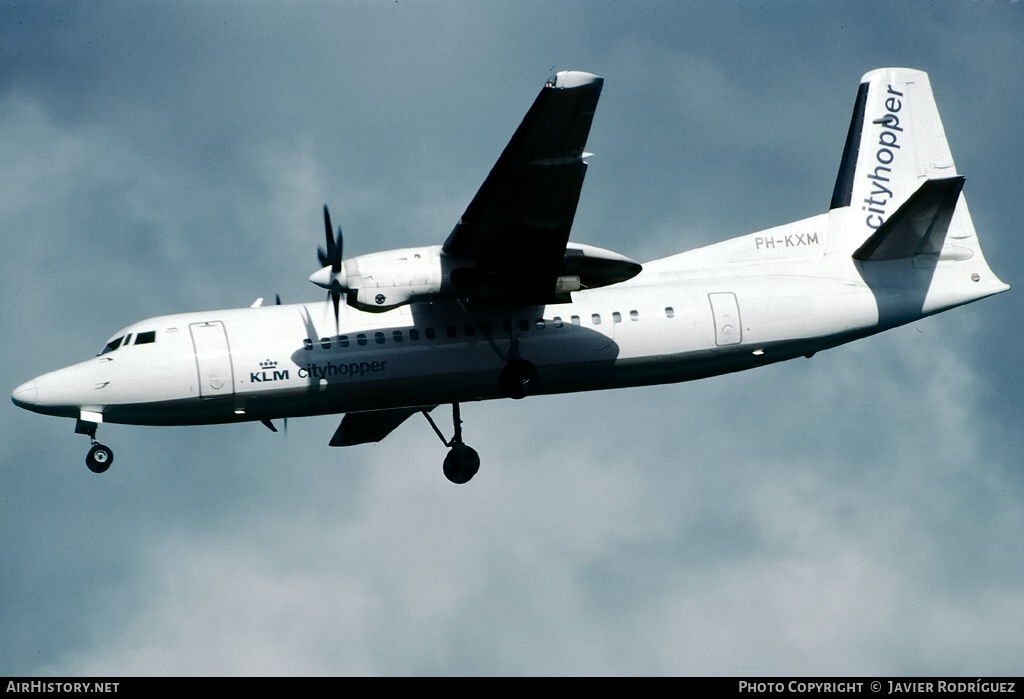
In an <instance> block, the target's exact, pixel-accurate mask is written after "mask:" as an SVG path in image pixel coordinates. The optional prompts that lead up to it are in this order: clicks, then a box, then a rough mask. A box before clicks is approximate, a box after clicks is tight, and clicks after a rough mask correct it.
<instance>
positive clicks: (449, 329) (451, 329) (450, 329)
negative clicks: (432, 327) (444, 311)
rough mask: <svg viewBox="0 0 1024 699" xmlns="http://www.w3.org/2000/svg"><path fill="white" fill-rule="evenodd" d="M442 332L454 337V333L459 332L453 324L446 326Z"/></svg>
mask: <svg viewBox="0 0 1024 699" xmlns="http://www.w3.org/2000/svg"><path fill="white" fill-rule="evenodd" d="M444 333H445V335H447V336H448V337H455V336H456V335H458V334H459V331H458V330H456V329H455V326H454V325H449V326H448V327H446V328H445V329H444Z"/></svg>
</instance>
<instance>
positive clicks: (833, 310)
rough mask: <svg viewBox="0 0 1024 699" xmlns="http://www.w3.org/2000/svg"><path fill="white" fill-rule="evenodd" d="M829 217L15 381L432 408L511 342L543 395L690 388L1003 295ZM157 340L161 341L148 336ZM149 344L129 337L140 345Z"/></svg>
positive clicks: (204, 415) (50, 393) (39, 403)
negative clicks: (857, 252)
mask: <svg viewBox="0 0 1024 699" xmlns="http://www.w3.org/2000/svg"><path fill="white" fill-rule="evenodd" d="M828 226H829V216H828V214H825V215H822V216H817V217H813V218H809V219H805V220H803V221H798V222H796V223H792V224H789V225H787V226H782V227H779V228H776V229H771V230H768V231H762V232H759V233H755V234H751V235H748V236H743V237H740V238H736V239H733V240H729V241H725V242H723V243H719V244H716V245H712V246H709V247H706V248H701V249H698V250H693V251H691V252H688V253H683V254H680V255H675V256H672V257H668V258H664V259H662V260H656V261H654V262H650V263H648V264H646V265H645V267H644V271H643V272H642V273H641V274H640V275H639V276H637V277H635V278H634V279H632V280H630V281H628V282H624V283H621V284H616V285H613V286H609V287H605V288H601V289H593V290H584V291H581V292H577V293H575V294H573V300H572V302H571V303H563V304H556V305H548V306H542V307H535V308H516V309H515V310H514V312H513V313H512V314H511V316H510V315H509V313H508V311H506V310H502V309H493V310H479V309H477V310H472V308H473V307H468V308H469V309H470V310H466V308H464V307H463V306H462V305H460V304H458V303H456V302H453V301H435V302H433V303H420V304H412V305H407V306H402V307H399V308H396V309H394V310H391V311H388V312H385V313H365V312H362V311H358V310H356V309H353V308H349V307H346V306H345V305H344V304H343V305H342V307H341V314H340V317H339V318H338V319H337V321H336V320H335V317H334V311H333V307H332V305H331V304H330V303H329V302H314V303H308V304H295V305H280V306H258V307H253V308H242V309H232V310H223V311H209V312H200V313H186V314H179V315H172V316H162V317H157V318H150V319H148V320H145V321H142V322H140V323H136V324H133V325H132V326H130V327H128V328H125V329H124V330H122V331H120V333H118V335H117V336H116V337H122V338H124V337H127V336H128V335H131V338H130V341H124V342H123V343H122V344H121V345H120V346H119V347H118V348H117V349H115V350H113V351H108V352H105V353H104V354H102V355H100V356H98V357H96V358H94V359H90V360H88V361H86V362H82V363H80V364H76V365H74V366H71V367H68V368H65V369H61V370H58V371H55V372H51V373H49V374H45V375H43V376H40V377H37V378H36V379H34V380H33V381H30V382H27V383H25V384H23V385H22V386H19V387H18V388H17V389H16V390H15V391H14V394H13V398H14V400H15V402H16V403H17V404H19V405H21V406H22V407H25V408H28V409H30V410H34V411H36V412H40V413H45V414H51V415H61V416H66V417H73V418H80V417H82V416H83V415H84V414H87V415H94V416H95V415H102V421H104V422H116V423H129V424H152V425H183V424H204V423H223V422H236V421H244V420H264V419H274V418H281V417H287V416H301V415H315V414H326V413H342V412H361V411H369V410H382V409H389V408H398V407H413V406H433V405H438V404H443V403H454V402H463V401H473V400H488V399H492V398H500V397H502V395H503V394H502V393H501V391H500V390H499V385H498V376H499V373H500V372H501V369H502V367H503V365H504V361H503V359H502V358H501V357H500V356H499V354H498V352H497V351H495V347H494V346H492V344H491V342H490V341H489V340H488V335H489V337H490V338H491V339H492V340H493V342H494V345H496V346H497V348H498V350H500V351H501V352H502V353H503V354H507V353H508V350H509V346H510V342H511V336H510V333H509V332H508V330H507V329H506V328H507V324H508V323H509V322H511V323H512V325H513V327H514V329H515V334H516V337H517V338H518V340H519V343H520V354H521V356H522V357H523V358H524V359H527V360H529V361H530V362H532V363H533V364H534V365H535V366H536V367H537V372H538V378H537V381H536V385H535V387H534V389H533V391H532V392H533V393H536V394H552V393H567V392H574V391H587V390H597V389H607V388H617V387H624V386H640V385H649V384H657V383H667V382H677V381H687V380H691V379H697V378H703V377H707V376H713V375H717V374H723V373H728V372H734V371H739V370H743V369H749V368H752V367H755V366H759V365H763V364H768V363H772V362H777V361H782V360H786V359H792V358H794V357H799V356H809V355H811V354H813V353H814V352H817V351H820V350H823V349H827V348H829V347H834V346H836V345H839V344H842V343H844V342H848V341H851V340H854V339H857V338H860V337H864V336H866V335H870V334H872V333H875V332H879V331H881V330H884V329H887V328H890V327H894V326H896V325H901V324H903V323H907V322H911V321H913V320H916V319H918V318H921V317H923V316H926V315H930V314H932V313H937V312H939V311H942V310H945V309H948V308H951V307H953V306H957V305H961V304H964V303H969V302H971V301H974V300H977V299H980V298H984V297H986V296H990V295H992V294H995V293H999V292H1000V291H1004V290H1005V289H1006V288H1007V287H1006V285H1005V284H1003V283H1002V282H1000V281H999V280H998V279H997V278H996V277H995V276H994V275H993V274H992V273H991V272H990V271H989V269H988V266H987V265H986V263H985V261H984V259H983V258H982V256H981V253H980V249H979V250H977V251H976V253H975V254H974V256H973V257H971V258H970V259H967V260H949V261H944V260H937V261H936V260H931V261H927V260H919V259H917V258H914V259H905V260H898V261H893V262H885V263H871V264H870V265H863V264H862V263H858V262H856V261H855V260H853V259H851V258H850V257H849V254H848V253H843V252H836V253H833V252H832V251H830V250H829V246H828V245H827V231H828ZM149 333H153V335H149ZM140 334H141V336H142V337H144V338H145V339H146V340H149V339H152V340H153V341H147V342H144V343H143V344H137V343H136V340H137V339H138V338H139V337H140Z"/></svg>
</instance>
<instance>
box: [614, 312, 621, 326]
mask: <svg viewBox="0 0 1024 699" xmlns="http://www.w3.org/2000/svg"><path fill="white" fill-rule="evenodd" d="M612 322H613V323H621V322H622V314H621V313H619V312H618V311H615V312H614V313H612Z"/></svg>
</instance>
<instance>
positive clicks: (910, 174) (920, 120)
mask: <svg viewBox="0 0 1024 699" xmlns="http://www.w3.org/2000/svg"><path fill="white" fill-rule="evenodd" d="M956 176H957V171H956V166H955V165H954V164H953V156H952V154H951V153H950V151H949V144H948V143H947V142H946V133H945V131H944V130H943V128H942V120H941V119H940V118H939V110H938V108H937V107H936V106H935V98H934V97H933V96H932V87H931V83H930V82H929V81H928V75H927V74H926V73H924V72H922V71H919V70H912V69H910V68H880V69H878V70H873V71H871V72H870V73H867V74H865V75H864V77H863V78H861V84H860V89H859V90H858V91H857V101H856V103H855V106H854V111H853V119H852V120H851V122H850V130H849V133H848V134H847V136H846V147H845V149H844V150H843V160H842V162H841V163H840V167H839V175H838V176H837V177H836V186H835V189H834V190H833V192H832V205H831V207H830V208H831V209H832V210H833V211H835V210H838V209H848V210H849V211H848V213H847V214H846V215H844V216H843V217H842V218H843V224H844V225H842V226H840V227H839V231H836V230H835V229H833V231H834V232H835V233H839V235H834V236H831V237H832V240H831V245H830V248H831V249H832V250H834V251H837V252H839V251H841V252H844V253H846V254H852V253H853V252H854V251H855V250H857V249H858V248H859V247H860V246H861V245H862V244H863V243H864V241H865V240H866V239H867V238H868V237H870V236H871V235H872V234H874V233H875V232H876V231H877V230H878V229H879V228H880V227H881V226H882V224H883V223H884V222H885V221H886V220H887V219H888V218H889V217H891V216H892V215H893V214H894V213H895V212H896V211H897V210H898V209H899V208H900V207H901V206H902V205H903V204H904V203H906V201H907V200H908V199H909V198H910V196H911V195H912V194H913V193H914V192H916V191H917V190H918V188H919V187H920V186H921V185H922V184H923V183H924V182H925V181H926V180H932V179H949V178H954V177H956Z"/></svg>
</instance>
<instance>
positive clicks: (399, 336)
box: [391, 330, 402, 342]
mask: <svg viewBox="0 0 1024 699" xmlns="http://www.w3.org/2000/svg"><path fill="white" fill-rule="evenodd" d="M391 339H392V340H394V341H395V342H401V341H402V331H401V330H395V331H393V332H392V333H391Z"/></svg>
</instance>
